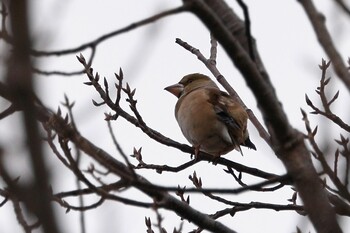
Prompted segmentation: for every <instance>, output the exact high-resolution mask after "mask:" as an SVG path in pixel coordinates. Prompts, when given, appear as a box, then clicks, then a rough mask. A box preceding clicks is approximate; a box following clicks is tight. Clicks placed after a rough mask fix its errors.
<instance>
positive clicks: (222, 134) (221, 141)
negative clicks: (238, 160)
mask: <svg viewBox="0 0 350 233" xmlns="http://www.w3.org/2000/svg"><path fill="white" fill-rule="evenodd" d="M165 90H167V91H169V92H170V93H172V94H174V95H175V96H176V97H177V98H178V101H177V103H176V106H175V117H176V120H177V122H178V124H179V126H180V128H181V131H182V133H183V135H184V136H185V138H186V139H187V140H188V141H189V142H190V143H191V144H192V145H193V147H194V148H195V156H197V155H198V153H199V151H204V152H206V153H208V154H211V155H213V156H215V157H219V156H221V155H224V154H226V153H228V152H230V151H231V150H233V149H236V150H238V151H240V152H241V154H242V150H241V148H240V146H246V147H248V148H251V149H254V150H256V147H255V145H254V144H253V143H252V142H251V141H250V139H249V135H248V131H247V120H248V114H247V112H246V111H245V110H244V108H243V107H242V106H241V105H240V104H239V103H238V102H237V101H235V100H234V99H232V98H231V97H230V96H229V95H228V94H227V93H225V92H222V91H220V89H219V87H218V86H217V85H216V84H215V83H214V82H213V81H212V80H211V79H210V78H209V77H207V76H205V75H203V74H198V73H196V74H189V75H186V76H184V77H183V78H182V79H181V80H180V82H179V83H177V84H174V85H171V86H168V87H166V88H165ZM242 155H243V154H242Z"/></svg>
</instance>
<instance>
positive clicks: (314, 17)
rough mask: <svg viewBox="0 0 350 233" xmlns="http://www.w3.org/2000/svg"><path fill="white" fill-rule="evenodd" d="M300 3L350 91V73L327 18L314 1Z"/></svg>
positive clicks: (305, 0)
mask: <svg viewBox="0 0 350 233" xmlns="http://www.w3.org/2000/svg"><path fill="white" fill-rule="evenodd" d="M298 2H299V3H300V4H301V5H302V6H303V8H304V10H305V13H306V14H307V16H308V17H309V20H310V22H311V24H312V26H313V28H314V31H315V33H316V36H317V39H318V41H319V42H320V44H321V46H322V48H323V50H324V51H325V52H326V53H327V55H328V57H329V59H330V60H331V61H332V63H333V67H334V70H335V72H336V73H337V75H338V77H339V78H340V80H341V81H343V83H344V85H345V86H346V87H347V89H348V91H350V73H349V71H348V69H347V67H346V65H345V63H344V61H343V59H342V58H341V56H340V54H339V52H338V51H337V49H336V48H335V46H334V43H333V40H332V38H331V35H330V34H329V32H328V29H327V27H326V24H325V21H326V19H325V16H324V15H322V14H321V13H320V12H319V11H317V9H316V7H315V5H314V4H313V2H312V0H298Z"/></svg>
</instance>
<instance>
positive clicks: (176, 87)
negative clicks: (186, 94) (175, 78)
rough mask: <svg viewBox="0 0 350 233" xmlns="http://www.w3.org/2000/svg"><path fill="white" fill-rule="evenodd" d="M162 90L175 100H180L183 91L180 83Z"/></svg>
mask: <svg viewBox="0 0 350 233" xmlns="http://www.w3.org/2000/svg"><path fill="white" fill-rule="evenodd" d="M164 90H166V91H169V92H170V93H171V94H173V95H175V96H176V97H177V98H180V96H181V94H182V92H183V90H184V86H183V85H182V84H180V83H177V84H174V85H171V86H168V87H166V88H164Z"/></svg>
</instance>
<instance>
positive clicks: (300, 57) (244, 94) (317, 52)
mask: <svg viewBox="0 0 350 233" xmlns="http://www.w3.org/2000/svg"><path fill="white" fill-rule="evenodd" d="M227 2H228V3H229V4H231V6H232V7H233V9H234V11H235V12H236V13H238V14H239V15H242V14H241V10H240V8H239V7H238V6H237V5H236V4H235V1H227ZM245 2H246V3H247V5H248V6H249V10H250V17H251V22H252V34H253V36H254V37H255V39H256V41H257V46H258V50H259V52H260V56H261V57H262V60H263V62H264V64H265V66H266V69H267V71H268V73H269V75H270V78H271V80H272V83H273V84H274V86H275V88H276V91H277V95H278V97H279V99H280V101H281V102H282V104H283V108H284V109H285V111H286V112H287V115H288V117H289V120H290V122H291V123H292V125H293V126H294V127H296V128H298V129H300V130H303V131H304V127H303V121H302V120H301V114H300V110H299V109H300V107H302V108H304V109H306V110H308V108H307V106H306V104H305V101H304V98H305V93H308V94H309V96H310V98H312V99H313V100H315V101H316V100H317V96H316V94H315V92H314V89H315V88H316V87H317V85H318V81H319V78H320V70H319V68H318V64H320V62H321V58H326V59H327V56H326V55H325V53H324V52H323V50H322V49H321V48H320V46H319V44H318V43H317V40H316V38H315V34H314V32H313V30H312V28H311V25H310V23H309V22H308V20H307V18H306V15H305V13H304V11H303V9H302V8H301V6H300V5H299V4H298V3H297V1H277V0H267V1H253V0H247V1H245ZM314 2H315V3H316V2H317V7H318V9H319V10H321V11H322V12H323V13H325V14H326V17H327V26H328V27H329V29H330V32H331V33H332V35H333V36H334V37H333V39H334V40H335V44H336V46H337V48H338V49H339V52H340V53H341V55H342V56H343V58H344V60H346V59H347V57H348V56H349V51H350V43H348V41H349V40H348V39H346V38H349V32H350V30H349V26H350V24H349V22H350V21H349V18H346V16H343V15H342V13H339V12H341V11H340V10H339V9H337V8H336V7H334V6H333V5H331V4H330V1H326V0H318V1H314ZM30 3H31V4H32V6H31V15H32V20H31V22H32V31H33V38H34V39H35V48H36V49H38V50H59V49H67V48H71V47H76V46H78V45H80V44H81V43H85V42H88V41H90V40H93V39H95V38H97V37H99V36H101V35H103V34H106V33H108V32H111V31H113V30H116V29H119V28H122V27H124V26H127V25H129V24H130V23H132V22H135V21H138V20H141V19H144V18H145V17H148V16H151V15H153V14H155V13H157V12H160V11H162V10H165V9H170V8H173V7H176V6H179V5H181V1H159V0H158V1H157V0H148V1H139V0H129V1H112V0H101V1H92V0H71V1H58V0H45V1H39V0H33V1H30ZM175 38H181V39H182V40H184V41H186V42H188V43H190V44H191V45H193V46H195V47H197V48H199V49H200V50H201V51H202V53H204V54H205V55H208V52H209V48H210V47H209V46H210V44H209V39H210V38H209V33H208V31H207V29H206V28H205V27H204V26H203V25H202V23H201V22H200V21H199V20H198V19H197V18H196V17H195V16H193V15H192V14H190V13H181V14H178V15H174V16H170V17H167V18H165V19H162V20H160V21H157V22H156V23H153V24H150V25H147V26H144V27H141V28H138V29H136V30H133V31H131V32H129V33H126V34H122V35H119V36H117V37H114V38H112V39H110V40H107V41H105V42H104V43H102V44H101V45H99V46H98V47H97V54H96V57H95V59H94V62H93V68H94V70H95V71H98V72H99V73H100V75H101V76H105V77H106V78H107V79H108V81H109V83H110V86H111V87H112V86H113V85H112V84H113V82H114V80H115V79H114V75H113V73H114V72H118V70H119V68H120V67H121V68H122V69H123V71H124V76H125V81H126V82H129V83H130V85H131V87H133V88H136V89H137V91H136V99H137V100H138V108H139V111H140V112H141V114H142V116H143V118H144V120H145V121H146V122H147V124H148V125H149V126H150V127H152V128H154V129H156V130H158V131H160V132H161V133H162V134H164V135H166V136H168V137H170V138H172V139H174V140H177V141H179V142H182V143H187V142H186V140H185V138H184V137H183V136H182V134H181V131H180V129H179V127H178V125H177V122H176V120H175V117H174V106H175V103H176V98H174V96H172V95H171V94H169V93H167V92H166V91H164V90H163V88H164V87H166V86H168V85H170V84H174V83H176V82H178V81H179V79H180V78H181V77H182V76H184V75H185V74H189V73H194V72H200V73H203V74H207V75H210V72H209V71H208V70H207V69H206V68H205V66H204V65H203V64H202V63H201V62H199V61H198V60H197V58H196V57H195V56H194V55H192V54H190V53H189V52H188V51H185V50H184V49H183V48H181V47H180V46H178V45H177V44H175ZM1 48H2V49H3V44H2V43H1ZM82 54H83V55H84V56H86V57H88V56H89V54H90V51H88V50H86V51H82ZM75 55H77V54H71V55H68V56H62V57H51V58H49V59H47V58H43V59H37V60H35V61H36V63H37V65H38V67H40V68H41V69H44V70H64V71H75V70H79V69H81V68H82V67H81V65H80V64H79V62H78V61H77V60H76V58H75ZM217 63H218V68H219V69H220V71H221V73H222V74H223V75H224V76H225V77H226V78H227V80H228V81H229V82H230V83H231V84H232V86H233V87H234V88H235V90H236V91H237V92H238V94H239V95H240V96H241V98H242V99H243V101H244V102H245V104H246V105H247V106H248V107H249V108H251V109H252V110H253V111H254V113H255V114H256V115H257V117H258V118H259V119H260V120H261V122H262V118H261V115H260V113H259V110H258V109H257V106H256V101H255V99H254V97H253V95H252V93H251V91H250V90H249V89H248V87H247V86H246V83H245V81H244V79H243V78H242V77H241V75H240V74H239V73H238V72H237V70H236V68H235V67H234V66H233V65H232V63H231V61H230V60H229V59H228V57H227V56H226V54H225V52H224V51H223V50H222V49H221V48H220V46H219V51H218V58H217ZM329 75H332V73H330V74H329ZM86 80H87V78H86V77H85V76H83V75H81V76H74V77H68V78H67V77H60V76H51V77H45V76H37V77H36V81H37V83H36V84H37V89H38V91H40V95H41V98H42V100H43V102H44V103H45V104H46V105H47V106H49V107H50V108H52V109H54V110H55V109H57V107H58V106H59V105H60V104H61V102H62V101H63V100H64V93H65V94H66V95H67V96H68V97H69V98H70V100H72V101H75V102H76V104H75V108H74V114H75V117H76V121H77V122H78V128H79V130H80V132H81V133H82V134H83V135H84V136H86V137H87V138H88V139H89V140H91V141H93V142H94V143H95V144H96V145H97V146H99V147H101V148H103V149H105V150H106V151H108V152H110V153H111V154H115V155H116V156H118V155H117V153H116V152H115V149H114V146H113V144H112V141H111V138H110V136H109V134H108V129H107V127H106V123H105V121H104V120H103V119H104V112H109V110H108V109H107V108H105V107H100V108H96V107H95V106H93V105H92V103H91V99H92V98H94V99H95V100H96V101H97V102H98V101H99V99H98V95H97V94H96V92H95V91H94V90H93V88H92V87H88V86H86V85H83V82H85V81H86ZM332 82H333V83H332V86H333V88H334V90H337V89H340V97H339V103H338V104H337V106H338V107H337V108H335V109H336V110H338V112H339V114H340V115H341V116H349V112H348V108H344V107H343V106H344V105H343V104H342V103H344V100H345V103H348V102H346V99H348V98H349V95H348V94H349V93H348V92H347V91H346V90H345V89H344V88H343V86H342V84H341V83H340V82H338V81H337V80H336V79H334V80H333V81H332ZM1 103H2V102H0V104H1ZM125 106H126V109H128V107H127V105H126V104H125ZM310 119H312V121H314V125H316V124H317V123H319V118H318V117H311V118H310ZM16 120H18V117H13V118H12V119H6V120H4V121H0V134H1V135H5V134H6V135H7V137H1V138H0V144H1V145H8V144H10V142H13V141H18V140H17V138H18V137H20V135H19V134H18V133H16V130H14V128H15V129H18V127H20V126H15V127H13V126H11V129H10V127H8V126H9V124H10V123H13V122H16ZM112 124H113V127H114V129H115V131H116V132H117V138H118V140H119V142H120V143H121V145H122V147H123V149H124V150H125V151H126V153H128V154H131V153H132V150H133V147H136V148H139V147H142V152H143V158H144V161H146V162H148V163H155V164H168V165H172V166H176V165H179V164H181V163H183V162H186V161H188V160H189V156H188V155H186V154H182V153H180V152H179V151H177V150H175V149H173V148H168V147H165V146H162V145H158V144H157V143H155V142H154V141H152V140H151V139H149V138H148V137H146V136H144V135H143V134H142V132H140V130H138V129H135V128H134V127H133V126H131V125H129V124H128V123H127V122H126V121H125V120H118V121H117V122H113V123H112ZM249 124H250V123H249ZM249 131H250V134H251V140H252V141H253V142H254V143H255V145H256V146H257V148H258V151H248V150H247V149H244V150H243V153H244V157H242V156H240V155H239V153H238V152H236V151H233V152H231V153H229V154H227V155H226V156H225V158H227V159H232V160H234V161H236V162H239V163H242V164H244V165H247V166H250V167H257V168H259V169H262V170H264V171H267V172H272V173H276V174H284V173H285V169H284V167H283V165H282V163H281V162H280V161H279V160H278V159H277V158H276V157H275V155H274V154H273V153H272V151H271V149H269V148H268V146H267V145H266V144H265V142H264V141H263V140H262V139H260V138H259V136H258V134H257V131H256V130H255V129H254V127H253V126H252V125H251V124H250V125H249ZM325 132H329V128H327V127H325V128H322V127H320V128H319V133H320V134H324V133H325ZM329 133H331V134H334V135H339V131H338V129H336V130H334V132H333V131H331V132H329ZM19 143H20V142H19ZM22 143H23V144H20V145H12V146H11V147H10V148H9V149H8V151H7V152H8V153H9V154H11V155H13V157H14V158H16V159H18V158H20V157H19V155H18V153H19V151H20V150H21V146H23V145H24V142H22ZM48 154H49V153H48ZM50 155H51V154H50ZM16 156H17V157H16ZM9 161H11V160H9ZM90 162H91V161H90V160H88V159H84V165H85V168H86V167H87V166H88V164H89V163H90ZM134 162H135V163H136V161H134ZM9 163H10V162H9ZM84 165H83V167H84ZM49 166H50V169H51V171H52V173H53V174H54V175H55V176H54V177H55V178H54V179H55V180H54V186H53V189H54V192H58V191H63V190H65V191H68V190H71V189H74V187H75V186H74V184H75V180H74V177H73V175H72V174H70V173H69V172H67V171H62V170H64V168H63V166H62V165H61V164H60V163H59V161H58V160H57V159H53V160H50V161H49ZM13 167H14V171H12V172H13V174H17V176H18V175H19V174H18V173H22V171H23V169H24V170H25V168H26V162H25V161H22V160H20V161H19V162H18V164H17V165H16V166H13ZM193 171H196V172H197V174H198V175H199V176H201V177H202V179H203V183H204V185H205V187H212V188H215V187H226V188H227V187H238V186H237V184H236V183H235V181H234V180H233V178H232V177H230V176H228V175H227V174H225V173H224V172H223V167H220V166H214V165H212V164H208V163H205V162H202V163H200V164H198V165H196V166H194V167H191V168H189V169H186V170H184V171H181V172H180V173H178V174H169V173H163V174H162V175H159V174H158V173H156V172H155V171H139V173H140V174H142V175H145V176H146V177H147V179H149V180H150V181H152V182H155V183H156V184H164V185H173V186H177V185H178V184H180V185H181V186H185V185H186V186H187V187H192V185H191V182H190V181H189V179H188V176H189V175H190V174H192V173H193ZM21 176H23V174H22V175H21ZM244 180H245V181H246V182H247V183H249V182H251V183H256V182H257V180H256V179H252V178H251V177H248V176H247V177H246V178H245V179H244ZM292 193H293V191H292V190H289V189H288V188H285V189H284V191H280V192H276V193H272V194H268V193H253V192H249V193H244V194H241V195H238V196H231V197H227V198H228V199H230V200H233V201H241V202H248V203H249V202H251V201H262V202H272V203H276V204H277V203H279V204H286V203H287V199H288V198H291V195H292ZM125 195H127V196H128V197H136V198H139V199H141V198H143V197H144V196H143V195H141V194H139V193H137V192H135V191H131V192H127V194H125ZM93 200H95V199H92V200H88V201H87V202H89V201H93ZM72 202H73V200H72ZM73 203H74V202H73ZM203 203H205V204H203ZM191 205H193V206H199V207H198V209H199V210H201V211H203V212H209V213H214V212H215V211H216V210H218V209H221V208H223V207H224V206H223V205H221V204H217V203H215V202H212V201H208V200H207V199H204V198H202V197H200V196H196V195H191ZM12 212H13V211H12V206H11V205H10V203H8V204H6V205H5V206H3V207H1V208H0V225H1V228H2V230H1V232H3V233H12V232H19V231H20V230H19V229H18V228H17V227H18V226H17V225H18V224H17V222H16V219H15V217H14V216H12V214H9V213H12ZM160 212H161V214H162V215H163V216H164V217H165V219H164V227H165V228H166V229H167V231H168V232H172V229H173V227H178V226H179V223H180V218H179V217H178V216H175V215H174V214H172V213H169V212H167V211H164V210H161V211H160ZM57 213H58V215H59V216H60V217H61V219H62V223H64V224H61V226H62V230H63V231H62V232H79V229H80V226H79V219H78V214H77V213H74V211H70V212H69V213H67V214H65V210H64V209H62V208H60V207H58V208H57ZM86 216H87V226H88V228H87V229H88V230H87V232H88V233H94V232H105V233H112V232H145V231H146V226H145V224H144V217H145V216H149V217H151V218H152V220H153V221H155V220H156V217H155V214H154V212H153V211H152V210H148V209H146V210H144V209H140V208H135V207H129V206H125V205H123V204H119V203H114V202H106V203H105V204H104V205H103V206H102V207H101V208H97V209H95V210H91V211H88V212H86ZM303 219H304V217H301V216H299V215H297V214H295V213H293V212H274V211H272V210H255V209H253V210H249V211H245V212H240V213H238V214H236V215H235V216H234V217H225V218H222V219H220V221H221V222H223V223H224V224H226V225H227V226H229V227H231V228H232V229H234V230H236V231H237V232H240V233H250V232H288V233H289V232H294V231H295V227H296V226H297V225H298V226H299V227H301V228H302V227H305V228H304V229H303V232H308V231H309V230H311V231H313V228H312V227H311V226H310V225H308V224H305V222H304V221H303ZM345 221H346V220H345ZM347 224H348V223H347ZM191 229H193V226H192V225H191V224H190V223H188V222H187V221H184V232H187V231H189V230H191Z"/></svg>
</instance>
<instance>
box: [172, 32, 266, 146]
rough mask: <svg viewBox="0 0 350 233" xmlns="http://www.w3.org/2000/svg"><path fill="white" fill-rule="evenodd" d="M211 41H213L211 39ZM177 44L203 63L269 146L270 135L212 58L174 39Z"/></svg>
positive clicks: (213, 44)
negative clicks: (246, 114) (237, 103)
mask: <svg viewBox="0 0 350 233" xmlns="http://www.w3.org/2000/svg"><path fill="white" fill-rule="evenodd" d="M212 40H213V39H212ZM175 42H176V43H177V44H179V45H180V46H182V47H183V48H184V49H186V50H188V51H190V52H191V53H193V54H194V55H196V56H197V58H198V60H200V61H201V62H203V63H204V65H205V66H206V67H207V68H208V69H209V70H210V72H211V73H212V74H213V75H214V77H215V78H216V79H217V80H218V82H219V83H220V84H221V85H222V86H223V87H224V88H225V89H226V91H227V92H228V93H229V94H230V95H231V96H232V98H234V99H235V100H237V101H238V102H239V103H240V104H241V105H242V107H243V108H244V109H245V110H246V111H247V113H248V116H249V120H250V121H251V122H252V123H253V124H254V126H255V128H256V129H257V130H258V132H259V134H260V136H261V137H262V138H263V139H264V140H265V142H266V143H267V144H268V145H270V146H271V141H270V135H269V133H268V132H267V131H266V130H265V129H264V127H263V126H262V124H261V123H260V122H259V120H258V119H257V118H256V116H255V115H254V113H253V111H252V110H251V109H249V108H248V107H247V106H246V105H245V104H244V102H243V101H242V99H241V98H240V97H239V95H238V94H237V92H236V91H235V90H234V89H233V88H232V86H231V85H230V84H229V83H228V82H227V80H226V79H225V78H224V76H223V75H222V74H221V73H220V71H219V70H218V69H217V67H216V62H213V61H212V57H210V59H206V58H205V57H204V55H203V54H202V53H201V52H200V51H199V49H197V48H195V47H193V46H191V45H189V44H188V43H187V42H185V41H183V40H181V39H179V38H176V41H175ZM211 45H212V47H213V46H216V44H215V43H211ZM211 51H216V50H215V49H211Z"/></svg>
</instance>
